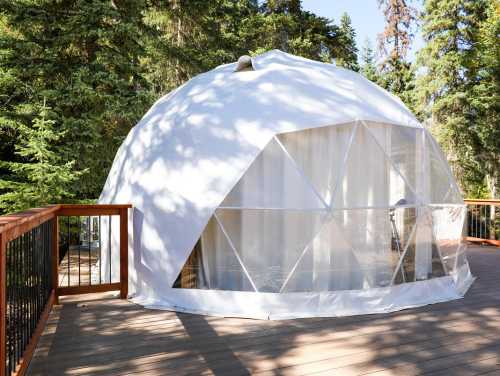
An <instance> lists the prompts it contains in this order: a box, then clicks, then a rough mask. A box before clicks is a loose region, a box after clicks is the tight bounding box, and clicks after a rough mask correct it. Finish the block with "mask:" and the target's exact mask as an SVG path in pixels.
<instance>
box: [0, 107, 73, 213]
mask: <svg viewBox="0 0 500 376" xmlns="http://www.w3.org/2000/svg"><path fill="white" fill-rule="evenodd" d="M48 116H49V109H48V108H47V107H46V106H45V104H44V105H43V106H41V107H40V109H39V111H38V114H37V115H36V117H35V118H34V119H33V122H32V124H31V126H26V125H24V124H22V123H19V124H18V125H19V127H18V129H17V130H18V132H19V136H20V137H19V139H20V143H19V144H17V145H16V147H15V153H16V154H17V156H18V157H19V158H20V159H21V161H20V162H12V161H10V162H6V161H0V167H2V168H3V169H4V170H5V171H6V172H7V173H6V174H3V177H2V178H0V190H2V191H4V193H3V194H1V195H0V210H3V211H6V212H10V211H17V210H22V209H26V208H29V207H33V206H38V205H44V204H50V203H55V202H62V201H64V200H67V199H68V198H71V197H72V194H71V192H70V188H71V185H72V183H73V182H74V181H75V180H76V179H78V177H79V175H80V174H81V172H76V171H74V166H75V161H69V162H65V161H63V160H62V158H61V156H60V155H59V153H58V150H57V147H56V145H57V144H58V142H59V140H60V139H61V137H62V136H63V135H62V134H60V133H58V132H57V131H56V129H55V121H53V120H50V119H49V118H48Z"/></svg>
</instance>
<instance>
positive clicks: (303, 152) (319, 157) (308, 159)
mask: <svg viewBox="0 0 500 376" xmlns="http://www.w3.org/2000/svg"><path fill="white" fill-rule="evenodd" d="M355 127H356V124H355V123H350V124H342V125H334V126H328V127H320V128H313V129H307V130H304V131H298V132H288V133H282V134H280V135H278V139H279V140H280V142H281V143H282V144H283V146H284V147H285V149H286V150H287V151H288V153H289V154H290V156H291V157H292V158H293V159H294V160H295V162H296V163H297V165H298V166H299V167H300V169H301V170H302V171H303V173H304V174H305V175H306V176H307V177H308V179H309V180H310V181H311V183H312V185H313V186H314V188H315V189H316V191H317V192H318V194H319V195H320V196H321V197H322V198H323V200H324V201H325V202H326V203H327V204H331V200H332V194H333V190H334V188H335V184H336V183H337V181H338V180H339V177H340V175H341V170H342V167H343V165H344V161H345V158H346V154H347V150H348V147H349V142H350V140H351V136H352V132H353V131H354V130H355Z"/></svg>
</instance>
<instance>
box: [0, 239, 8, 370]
mask: <svg viewBox="0 0 500 376" xmlns="http://www.w3.org/2000/svg"><path fill="white" fill-rule="evenodd" d="M6 365H7V239H6V236H5V234H2V233H1V232H0V376H5V373H6Z"/></svg>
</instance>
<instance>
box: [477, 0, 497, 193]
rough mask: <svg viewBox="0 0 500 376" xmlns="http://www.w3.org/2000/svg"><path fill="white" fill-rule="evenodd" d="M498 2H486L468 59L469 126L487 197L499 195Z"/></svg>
mask: <svg viewBox="0 0 500 376" xmlns="http://www.w3.org/2000/svg"><path fill="white" fill-rule="evenodd" d="M499 35H500V2H499V1H498V0H495V1H490V2H489V4H488V8H487V11H486V19H485V20H484V21H483V22H481V26H480V28H479V35H478V41H477V45H476V46H477V47H476V51H477V52H476V53H475V54H474V55H475V56H477V57H476V58H472V59H471V60H470V62H471V63H472V64H475V65H476V66H475V67H473V70H474V71H475V77H474V82H473V88H472V90H471V94H470V97H471V105H472V108H473V112H474V115H475V118H476V121H475V124H474V125H473V128H474V131H475V133H476V134H477V138H478V141H479V145H480V146H479V148H478V153H477V155H476V159H477V160H478V162H479V163H480V165H481V167H482V171H483V172H484V183H485V188H486V191H487V193H488V197H493V198H499V197H500V43H499V40H498V38H499Z"/></svg>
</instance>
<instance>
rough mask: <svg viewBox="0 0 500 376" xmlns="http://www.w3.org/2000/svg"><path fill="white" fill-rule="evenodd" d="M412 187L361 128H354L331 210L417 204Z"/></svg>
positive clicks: (364, 128)
mask: <svg viewBox="0 0 500 376" xmlns="http://www.w3.org/2000/svg"><path fill="white" fill-rule="evenodd" d="M416 201H417V200H416V198H415V194H414V192H413V190H412V189H411V187H410V186H409V185H408V184H407V183H406V182H405V180H404V179H403V177H402V176H401V175H400V174H399V173H398V172H397V171H396V170H395V169H394V167H393V165H392V164H391V163H390V160H389V158H388V156H387V154H386V153H385V151H384V150H383V149H382V147H381V146H380V145H379V144H378V143H377V142H376V141H375V138H374V136H372V135H371V133H370V132H369V131H368V129H367V128H366V127H364V126H360V127H358V128H357V130H356V133H355V135H354V140H353V143H352V145H351V148H350V150H349V153H348V156H347V163H346V166H345V170H344V174H343V176H342V177H341V180H340V184H338V186H337V189H336V192H335V194H334V200H333V207H334V208H359V207H388V206H392V205H396V204H398V203H404V204H406V205H411V204H414V203H416Z"/></svg>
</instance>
